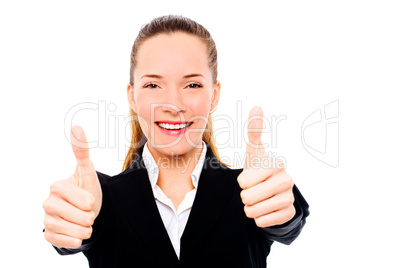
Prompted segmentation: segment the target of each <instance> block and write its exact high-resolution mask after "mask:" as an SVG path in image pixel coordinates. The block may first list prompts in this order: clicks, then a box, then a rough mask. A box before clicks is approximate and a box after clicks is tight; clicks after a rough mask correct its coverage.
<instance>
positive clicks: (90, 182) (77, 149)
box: [43, 126, 102, 248]
mask: <svg viewBox="0 0 402 268" xmlns="http://www.w3.org/2000/svg"><path fill="white" fill-rule="evenodd" d="M70 138H71V144H72V147H73V152H74V155H75V158H76V160H77V167H76V169H75V173H74V174H73V175H71V176H70V177H69V178H68V179H65V180H61V181H57V182H55V183H53V184H52V185H51V186H50V194H49V197H48V198H47V199H46V200H45V201H44V202H43V209H44V210H45V219H44V224H45V239H46V240H47V241H49V242H50V243H51V244H52V245H54V246H56V247H58V248H79V247H80V246H81V244H82V240H84V239H89V238H90V237H91V234H92V225H93V223H94V221H95V218H96V217H97V216H98V214H99V211H100V208H101V206H102V190H101V187H100V184H99V180H98V176H97V174H96V171H95V167H94V165H93V163H92V161H91V160H90V159H89V150H88V143H87V139H86V136H85V133H84V131H83V130H82V128H80V127H78V126H74V127H73V128H72V129H71V133H70Z"/></svg>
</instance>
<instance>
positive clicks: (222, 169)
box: [43, 16, 309, 267]
mask: <svg viewBox="0 0 402 268" xmlns="http://www.w3.org/2000/svg"><path fill="white" fill-rule="evenodd" d="M219 95H220V83H219V82H218V80H217V51H216V47H215V43H214V41H213V39H212V37H211V36H210V34H209V32H208V31H207V30H206V29H205V28H204V27H202V26H201V25H199V24H198V23H196V22H194V21H192V20H190V19H187V18H184V17H181V16H164V17H159V18H156V19H154V20H152V21H151V22H150V23H149V24H147V25H145V26H144V27H142V29H141V30H140V33H139V34H138V37H137V39H136V40H135V42H134V45H133V49H132V54H131V68H130V83H129V85H128V87H127V96H128V101H129V104H130V115H131V116H132V119H133V120H132V139H131V147H130V150H129V152H128V154H127V157H126V161H125V163H124V167H123V172H122V173H120V174H118V175H116V176H112V177H110V176H108V175H106V174H102V173H100V172H97V171H95V168H94V165H93V163H92V162H91V160H90V159H89V152H88V145H87V143H86V138H85V134H84V132H83V131H82V129H81V128H79V127H73V128H72V131H71V141H72V144H73V151H74V155H75V157H76V159H77V168H76V171H75V173H74V175H72V176H71V177H70V178H68V179H67V180H63V181H59V182H56V183H54V184H53V185H52V186H51V191H50V195H49V197H48V199H47V200H45V202H44V204H43V207H44V209H45V213H46V215H45V220H44V222H45V238H46V239H47V240H48V241H49V242H50V243H51V244H52V245H53V246H54V247H55V248H56V250H57V251H58V252H59V253H60V254H73V253H76V252H83V253H84V254H85V256H86V257H87V258H88V261H89V265H90V267H162V266H163V267H266V257H267V256H268V254H269V251H270V247H271V245H272V243H273V241H279V242H282V243H285V244H290V243H291V242H292V241H293V240H294V239H296V237H297V236H298V235H299V233H300V231H301V229H302V227H303V226H304V224H305V218H306V217H307V216H308V214H309V210H308V204H307V203H306V201H305V200H304V198H303V197H302V195H301V194H300V192H299V191H298V189H297V188H296V186H294V185H293V181H292V179H291V178H290V177H289V175H288V174H287V173H286V172H285V170H284V169H283V167H270V168H267V167H263V166H262V165H261V163H263V161H261V160H264V159H268V156H267V154H266V153H265V151H264V149H263V148H262V142H261V128H262V120H261V116H262V110H261V108H259V107H255V108H254V109H253V110H252V111H251V112H250V118H249V125H248V128H249V142H248V144H247V151H246V162H245V168H244V169H230V168H229V167H227V166H226V165H225V164H223V163H221V162H220V160H219V154H218V151H217V148H216V145H215V141H214V138H213V128H212V119H211V113H212V112H213V111H214V109H215V108H216V106H217V105H218V101H219ZM144 142H145V143H144ZM255 160H259V161H255ZM269 160H272V159H269Z"/></svg>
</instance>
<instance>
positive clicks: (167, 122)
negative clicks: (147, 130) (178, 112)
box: [155, 121, 189, 124]
mask: <svg viewBox="0 0 402 268" xmlns="http://www.w3.org/2000/svg"><path fill="white" fill-rule="evenodd" d="M155 123H156V124H158V123H165V124H188V123H189V121H155Z"/></svg>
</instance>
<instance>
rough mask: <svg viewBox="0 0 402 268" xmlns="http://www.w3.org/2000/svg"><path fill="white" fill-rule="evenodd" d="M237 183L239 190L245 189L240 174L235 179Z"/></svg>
mask: <svg viewBox="0 0 402 268" xmlns="http://www.w3.org/2000/svg"><path fill="white" fill-rule="evenodd" d="M237 183H238V184H239V186H240V188H242V189H244V188H245V187H246V185H245V180H244V179H243V176H242V174H240V175H239V176H238V177H237Z"/></svg>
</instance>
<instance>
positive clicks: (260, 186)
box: [237, 106, 296, 227]
mask: <svg viewBox="0 0 402 268" xmlns="http://www.w3.org/2000/svg"><path fill="white" fill-rule="evenodd" d="M262 118H263V112H262V109H261V108H260V107H258V106H257V107H254V108H253V109H252V110H251V111H250V115H249V119H248V143H247V149H246V158H245V159H246V161H245V165H244V169H243V171H242V173H240V175H239V176H238V178H237V180H238V183H239V185H240V187H241V188H242V189H243V191H241V193H240V196H241V199H242V202H243V204H244V211H245V213H246V216H247V217H249V218H253V219H254V220H255V223H256V225H257V226H258V227H270V226H274V225H280V224H283V223H286V222H288V221H289V220H291V219H292V218H293V216H294V215H295V213H296V210H295V208H294V206H293V202H294V196H293V180H292V178H291V177H290V176H289V175H288V174H287V173H286V171H285V170H284V167H283V163H280V162H279V161H278V159H275V158H272V157H270V156H269V155H268V154H267V153H266V152H265V149H264V147H263V143H262V141H261V133H262V129H263V120H262Z"/></svg>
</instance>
